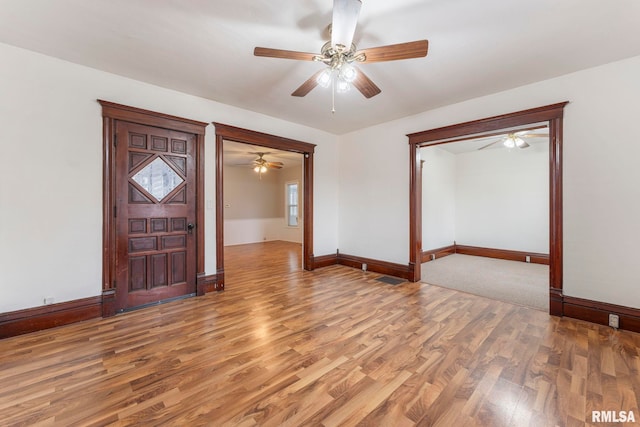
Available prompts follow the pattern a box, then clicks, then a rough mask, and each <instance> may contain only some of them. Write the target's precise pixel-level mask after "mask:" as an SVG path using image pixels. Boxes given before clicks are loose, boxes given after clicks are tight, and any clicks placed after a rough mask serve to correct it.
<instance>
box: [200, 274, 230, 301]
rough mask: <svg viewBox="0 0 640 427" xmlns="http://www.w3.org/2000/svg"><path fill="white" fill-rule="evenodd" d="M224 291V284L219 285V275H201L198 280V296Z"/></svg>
mask: <svg viewBox="0 0 640 427" xmlns="http://www.w3.org/2000/svg"><path fill="white" fill-rule="evenodd" d="M222 290H224V284H219V283H218V275H217V274H210V275H208V276H205V275H201V276H198V278H197V280H196V295H198V296H201V295H204V294H208V293H209V292H214V291H222Z"/></svg>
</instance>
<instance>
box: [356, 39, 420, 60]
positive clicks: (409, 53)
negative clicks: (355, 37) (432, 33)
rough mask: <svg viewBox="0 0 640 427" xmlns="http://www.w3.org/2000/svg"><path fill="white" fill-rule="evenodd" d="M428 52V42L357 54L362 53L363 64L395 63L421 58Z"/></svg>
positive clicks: (375, 49) (396, 45)
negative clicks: (363, 56) (363, 57)
mask: <svg viewBox="0 0 640 427" xmlns="http://www.w3.org/2000/svg"><path fill="white" fill-rule="evenodd" d="M428 50H429V41H428V40H417V41H414V42H407V43H399V44H390V45H388V46H380V47H372V48H370V49H364V50H361V51H359V52H358V53H364V55H365V60H364V61H363V62H382V61H396V60H398V59H410V58H421V57H423V56H427V51H428Z"/></svg>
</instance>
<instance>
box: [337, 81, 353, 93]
mask: <svg viewBox="0 0 640 427" xmlns="http://www.w3.org/2000/svg"><path fill="white" fill-rule="evenodd" d="M349 89H351V85H350V84H349V82H346V81H344V80H338V83H337V84H336V92H338V93H345V92H348V91H349Z"/></svg>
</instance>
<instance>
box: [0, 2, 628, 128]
mask: <svg viewBox="0 0 640 427" xmlns="http://www.w3.org/2000/svg"><path fill="white" fill-rule="evenodd" d="M331 9H332V1H331V0H287V1H285V0H108V1H107V0H0V42H2V43H6V44H10V45H15V46H19V47H23V48H26V49H30V50H33V51H36V52H41V53H44V54H47V55H50V56H54V57H58V58H62V59H65V60H68V61H71V62H75V63H78V64H83V65H86V66H89V67H93V68H97V69H100V70H105V71H108V72H111V73H115V74H119V75H122V76H126V77H130V78H133V79H137V80H141V81H145V82H149V83H152V84H155V85H158V86H162V87H166V88H171V89H175V90H178V91H181V92H186V93H189V94H193V95H198V96H201V97H204V98H208V99H212V100H215V101H219V102H222V103H224V104H229V105H234V106H238V107H241V108H245V109H248V110H252V111H257V112H261V113H264V114H267V115H270V116H273V117H278V118H281V119H284V120H288V121H291V122H296V123H300V124H304V125H307V126H311V127H314V128H318V129H323V130H326V131H328V132H331V133H335V134H342V133H346V132H349V131H353V130H356V129H359V128H363V127H367V126H370V125H373V124H377V123H381V122H384V121H388V120H392V119H396V118H400V117H404V116H407V115H411V114H415V113H418V112H421V111H426V110H429V109H432V108H435V107H438V106H442V105H447V104H450V103H453V102H459V101H462V100H465V99H470V98H474V97H477V96H482V95H486V94H489V93H494V92H498V91H502V90H506V89H509V88H513V87H517V86H521V85H524V84H527V83H532V82H535V81H540V80H543V79H547V78H551V77H554V76H559V75H562V74H566V73H570V72H573V71H577V70H580V69H585V68H589V67H593V66H596V65H600V64H604V63H607V62H612V61H616V60H619V59H623V58H627V57H632V56H637V55H640V42H639V40H640V1H638V0H482V1H479V0H439V1H436V0H393V1H389V0H363V5H362V10H361V14H360V19H359V21H358V22H359V23H358V27H357V29H356V34H355V38H354V42H355V43H356V44H357V46H358V47H359V48H362V49H364V48H368V47H375V46H381V45H387V44H395V43H401V42H406V41H413V40H420V39H428V40H429V54H428V55H427V57H426V58H419V59H410V60H405V61H395V62H383V63H374V64H365V65H362V66H361V68H362V70H363V71H365V72H366V74H367V75H368V76H369V77H370V78H371V79H372V80H373V81H374V82H375V83H376V84H377V85H378V86H379V87H380V88H381V89H382V93H381V94H380V95H378V96H376V97H374V98H371V99H368V100H367V99H365V98H364V97H363V96H362V95H361V94H360V93H359V92H357V91H356V90H352V91H350V92H349V93H347V94H344V95H337V96H336V112H335V114H331V93H330V91H329V90H328V89H322V88H320V87H318V88H316V89H314V90H313V91H312V92H311V93H310V94H309V95H307V96H306V97H304V98H295V97H292V96H290V94H291V92H293V91H294V90H295V89H296V88H297V87H298V86H299V85H301V84H302V83H303V82H304V81H305V80H306V79H307V78H309V77H310V76H311V75H312V74H313V73H315V72H316V71H318V70H319V69H320V68H319V67H321V64H318V63H314V62H302V61H292V60H284V59H274V58H261V57H254V56H253V48H254V47H255V46H263V47H272V48H278V49H287V50H299V51H304V52H319V50H320V47H321V46H322V44H323V43H324V42H325V41H326V40H327V37H328V36H327V34H326V27H327V25H328V24H329V23H330V21H331ZM3 66H7V64H3ZM211 120H212V121H214V120H215V117H211Z"/></svg>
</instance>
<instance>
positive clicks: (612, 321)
mask: <svg viewBox="0 0 640 427" xmlns="http://www.w3.org/2000/svg"><path fill="white" fill-rule="evenodd" d="M609 326H611V327H612V328H614V329H618V328H619V327H620V316H618V315H617V314H609Z"/></svg>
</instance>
